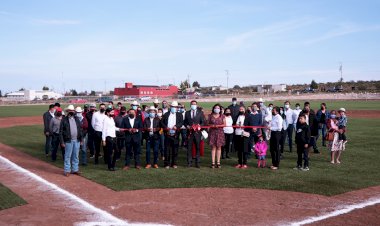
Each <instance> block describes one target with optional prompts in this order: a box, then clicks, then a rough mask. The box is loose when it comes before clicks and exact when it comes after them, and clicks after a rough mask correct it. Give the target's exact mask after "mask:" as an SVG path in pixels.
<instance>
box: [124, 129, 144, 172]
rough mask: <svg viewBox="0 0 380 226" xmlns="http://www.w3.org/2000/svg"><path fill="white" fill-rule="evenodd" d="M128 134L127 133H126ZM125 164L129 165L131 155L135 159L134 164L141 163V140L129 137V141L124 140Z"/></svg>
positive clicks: (138, 164)
mask: <svg viewBox="0 0 380 226" xmlns="http://www.w3.org/2000/svg"><path fill="white" fill-rule="evenodd" d="M127 136H128V135H127ZM125 149H126V155H125V166H129V165H130V163H131V159H132V156H133V157H134V160H135V166H140V165H141V160H140V155H141V140H140V139H139V140H138V141H134V140H132V139H130V141H127V140H126V141H125Z"/></svg>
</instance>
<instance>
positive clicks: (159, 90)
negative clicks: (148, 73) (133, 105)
mask: <svg viewBox="0 0 380 226" xmlns="http://www.w3.org/2000/svg"><path fill="white" fill-rule="evenodd" d="M177 93H178V87H177V86H148V85H133V84H132V83H125V87H124V88H115V90H114V95H116V96H133V97H144V96H148V97H168V96H173V95H177Z"/></svg>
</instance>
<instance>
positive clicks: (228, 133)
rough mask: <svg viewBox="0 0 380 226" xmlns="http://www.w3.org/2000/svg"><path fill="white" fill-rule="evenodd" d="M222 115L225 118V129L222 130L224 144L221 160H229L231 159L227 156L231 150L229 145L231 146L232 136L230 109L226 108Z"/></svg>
mask: <svg viewBox="0 0 380 226" xmlns="http://www.w3.org/2000/svg"><path fill="white" fill-rule="evenodd" d="M224 115H225V116H226V127H224V128H223V132H224V137H225V140H226V143H225V145H224V147H223V150H222V159H225V158H228V159H229V158H231V157H230V156H229V155H228V154H229V153H230V150H231V148H232V147H231V145H232V139H233V136H234V128H233V127H232V124H233V119H232V116H231V109H229V108H226V110H225V111H224Z"/></svg>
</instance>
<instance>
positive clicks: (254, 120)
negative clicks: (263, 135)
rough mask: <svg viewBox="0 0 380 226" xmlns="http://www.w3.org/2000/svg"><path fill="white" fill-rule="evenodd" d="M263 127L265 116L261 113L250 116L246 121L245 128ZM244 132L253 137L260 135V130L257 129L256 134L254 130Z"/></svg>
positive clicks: (247, 116)
mask: <svg viewBox="0 0 380 226" xmlns="http://www.w3.org/2000/svg"><path fill="white" fill-rule="evenodd" d="M262 125H263V116H262V115H261V113H258V114H255V115H254V114H248V115H246V116H245V119H244V126H262ZM244 131H246V132H249V133H250V134H251V135H254V134H256V135H259V133H260V129H257V130H256V132H253V129H251V128H246V129H244Z"/></svg>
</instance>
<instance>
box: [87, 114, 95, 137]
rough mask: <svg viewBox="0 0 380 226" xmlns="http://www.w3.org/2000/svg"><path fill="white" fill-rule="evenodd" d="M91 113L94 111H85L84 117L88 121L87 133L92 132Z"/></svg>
mask: <svg viewBox="0 0 380 226" xmlns="http://www.w3.org/2000/svg"><path fill="white" fill-rule="evenodd" d="M93 114H94V112H92V111H89V112H87V113H86V119H87V122H88V128H87V132H88V133H94V128H93V127H92V124H91V122H92V115H93Z"/></svg>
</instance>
